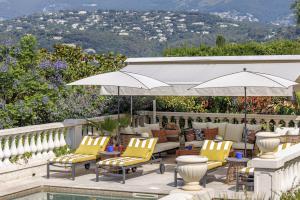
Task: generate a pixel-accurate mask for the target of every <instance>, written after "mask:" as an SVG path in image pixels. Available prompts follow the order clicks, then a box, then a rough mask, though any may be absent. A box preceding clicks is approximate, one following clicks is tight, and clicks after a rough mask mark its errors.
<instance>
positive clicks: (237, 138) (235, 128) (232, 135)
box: [224, 124, 244, 142]
mask: <svg viewBox="0 0 300 200" xmlns="http://www.w3.org/2000/svg"><path fill="white" fill-rule="evenodd" d="M243 132H244V124H227V127H226V134H225V138H224V139H225V140H228V141H233V142H241V141H242V138H243Z"/></svg>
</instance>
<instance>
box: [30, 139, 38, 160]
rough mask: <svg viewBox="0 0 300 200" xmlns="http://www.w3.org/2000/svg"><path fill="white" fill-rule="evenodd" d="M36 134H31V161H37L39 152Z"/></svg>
mask: <svg viewBox="0 0 300 200" xmlns="http://www.w3.org/2000/svg"><path fill="white" fill-rule="evenodd" d="M35 136H36V134H35V133H32V134H31V138H30V151H31V153H32V156H31V159H32V160H34V159H36V152H37V146H36V143H35Z"/></svg>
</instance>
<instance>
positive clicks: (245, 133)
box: [244, 87, 248, 157]
mask: <svg viewBox="0 0 300 200" xmlns="http://www.w3.org/2000/svg"><path fill="white" fill-rule="evenodd" d="M244 92H245V101H244V114H245V115H244V137H245V138H244V142H245V149H244V156H245V157H246V156H247V135H248V134H247V87H244Z"/></svg>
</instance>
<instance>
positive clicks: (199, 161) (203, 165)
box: [176, 155, 208, 191]
mask: <svg viewBox="0 0 300 200" xmlns="http://www.w3.org/2000/svg"><path fill="white" fill-rule="evenodd" d="M207 160H208V159H207V158H206V157H202V156H197V155H187V156H179V157H177V158H176V162H177V171H178V173H179V174H180V176H181V177H182V178H183V180H184V186H183V187H182V189H183V190H187V191H199V190H201V189H202V187H201V186H200V185H199V181H200V180H201V179H202V178H203V176H204V175H205V174H206V171H207Z"/></svg>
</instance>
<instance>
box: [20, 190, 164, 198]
mask: <svg viewBox="0 0 300 200" xmlns="http://www.w3.org/2000/svg"><path fill="white" fill-rule="evenodd" d="M109 199H110V200H157V199H158V198H157V197H155V195H153V196H152V195H146V196H144V197H113V196H92V195H80V194H67V193H50V192H39V193H35V194H31V195H28V196H24V197H21V198H17V199H15V200H109Z"/></svg>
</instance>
